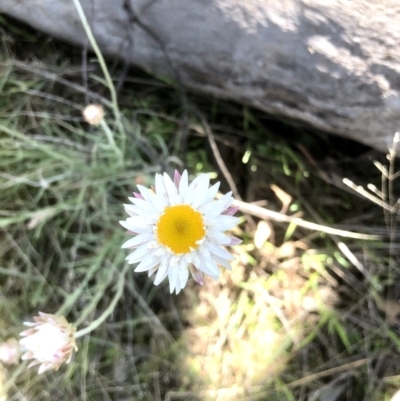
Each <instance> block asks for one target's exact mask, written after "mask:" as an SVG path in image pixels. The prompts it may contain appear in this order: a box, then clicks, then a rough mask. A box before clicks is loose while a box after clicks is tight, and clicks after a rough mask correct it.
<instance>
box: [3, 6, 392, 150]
mask: <svg viewBox="0 0 400 401" xmlns="http://www.w3.org/2000/svg"><path fill="white" fill-rule="evenodd" d="M81 3H82V6H83V7H84V9H85V13H86V15H87V18H88V19H89V21H90V24H91V27H92V29H93V32H94V34H95V37H96V39H97V41H98V43H99V45H100V47H101V49H102V50H103V51H104V52H105V53H107V54H109V55H115V56H117V57H120V58H122V59H125V60H128V61H129V62H132V63H133V64H135V65H138V66H141V67H143V68H145V69H146V70H148V71H151V72H154V73H156V74H162V75H164V76H169V77H171V78H173V79H180V81H181V82H182V83H183V84H184V85H185V86H187V87H189V88H193V89H196V90H199V91H202V92H205V93H209V94H213V95H215V96H218V97H221V98H227V99H234V100H237V101H240V102H244V103H247V104H251V105H253V106H255V107H258V108H259V109H262V110H265V111H267V112H269V113H272V114H279V115H281V116H287V117H290V118H294V119H297V120H301V121H304V122H306V123H308V124H310V125H311V126H313V127H316V128H318V129H322V130H325V131H328V132H332V133H336V134H339V135H342V136H345V137H348V138H352V139H354V140H357V141H359V142H362V143H365V144H368V145H370V146H372V147H375V148H377V149H380V150H383V151H386V150H387V147H388V145H390V144H391V142H392V138H393V134H394V133H395V132H396V131H400V22H399V21H400V1H399V0H375V1H374V0H246V1H244V0H146V1H143V0H112V1H110V0H81ZM0 11H2V12H4V13H6V14H9V15H11V16H13V17H15V18H18V19H20V20H23V21H25V22H27V23H28V24H30V25H32V26H33V27H35V28H37V29H39V30H42V31H45V32H47V33H49V34H51V35H53V36H55V37H58V38H61V39H64V40H67V41H70V42H74V43H76V44H84V43H87V38H86V35H85V32H84V30H83V27H82V24H81V21H80V20H79V16H78V13H77V11H76V9H75V6H74V3H73V0H0Z"/></svg>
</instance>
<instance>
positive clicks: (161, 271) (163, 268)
mask: <svg viewBox="0 0 400 401" xmlns="http://www.w3.org/2000/svg"><path fill="white" fill-rule="evenodd" d="M170 260H171V257H170V256H164V258H163V259H162V261H161V264H160V266H159V268H158V271H157V274H156V277H155V279H154V285H158V284H160V283H161V281H163V280H164V279H165V277H166V276H167V273H168V267H169V262H170Z"/></svg>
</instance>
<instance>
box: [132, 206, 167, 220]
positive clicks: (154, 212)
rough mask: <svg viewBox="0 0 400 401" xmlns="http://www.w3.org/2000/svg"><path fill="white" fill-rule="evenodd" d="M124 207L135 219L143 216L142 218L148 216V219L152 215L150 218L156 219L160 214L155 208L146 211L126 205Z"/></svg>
mask: <svg viewBox="0 0 400 401" xmlns="http://www.w3.org/2000/svg"><path fill="white" fill-rule="evenodd" d="M124 207H125V210H126V212H127V213H129V214H130V215H131V216H132V217H135V216H142V217H143V216H146V217H147V216H149V215H150V216H152V217H154V218H156V217H157V216H158V214H159V212H158V211H157V210H154V209H153V208H151V209H147V210H145V209H142V208H141V207H139V206H136V205H124Z"/></svg>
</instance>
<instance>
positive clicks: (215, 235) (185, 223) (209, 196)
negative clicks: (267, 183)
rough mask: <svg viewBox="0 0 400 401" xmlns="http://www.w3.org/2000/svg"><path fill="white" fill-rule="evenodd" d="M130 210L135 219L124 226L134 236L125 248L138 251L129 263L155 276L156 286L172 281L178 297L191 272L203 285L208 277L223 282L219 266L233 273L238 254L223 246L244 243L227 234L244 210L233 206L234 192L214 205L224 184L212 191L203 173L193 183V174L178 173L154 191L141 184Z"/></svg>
mask: <svg viewBox="0 0 400 401" xmlns="http://www.w3.org/2000/svg"><path fill="white" fill-rule="evenodd" d="M137 187H138V189H139V192H140V193H134V197H133V198H129V200H130V201H131V202H132V203H133V204H132V205H125V210H126V211H127V213H128V214H129V215H130V217H128V218H127V219H126V220H125V221H120V224H121V225H122V226H123V227H125V228H126V229H127V230H128V233H130V234H132V235H134V237H133V238H131V239H130V240H128V241H126V242H125V243H124V244H123V245H122V248H130V249H134V251H133V252H132V253H131V254H130V255H129V256H128V257H127V258H126V259H127V261H128V263H132V264H133V263H138V265H137V267H136V269H135V272H144V271H147V272H148V275H149V276H151V275H152V274H154V273H156V274H155V279H154V284H155V285H158V284H160V283H161V282H162V281H163V280H164V279H165V277H167V276H168V279H169V287H170V292H171V293H172V292H174V291H175V292H176V293H177V294H178V293H179V292H180V291H181V290H182V288H184V287H185V285H186V283H187V280H188V277H189V271H190V273H191V275H192V277H193V278H194V280H196V281H197V282H198V283H199V284H203V283H204V280H203V275H204V274H207V275H209V276H211V277H212V278H213V279H214V280H216V279H218V277H219V275H220V270H219V268H218V265H221V266H223V267H225V268H226V269H229V270H231V266H230V261H231V260H233V259H234V257H233V256H232V254H230V253H229V252H228V251H226V250H225V249H224V248H223V247H222V246H226V245H236V244H240V243H241V240H239V239H238V238H235V237H233V236H229V235H226V234H225V233H224V232H225V231H226V230H229V229H231V228H233V227H234V226H235V225H237V224H238V220H239V219H238V218H237V217H233V215H234V214H235V213H236V211H237V210H238V209H237V208H236V207H231V205H232V201H233V198H232V193H231V192H229V193H227V194H226V195H224V196H222V197H221V198H220V199H218V200H214V198H215V196H216V194H217V191H218V188H219V182H218V183H216V184H214V185H213V186H211V187H210V180H209V177H208V175H207V174H201V175H199V176H198V177H197V178H195V179H194V180H193V181H192V182H191V183H190V184H189V182H188V173H187V171H186V170H185V171H184V172H183V174H182V175H180V174H179V173H178V172H177V171H175V175H174V179H173V180H172V179H171V178H170V177H169V176H168V174H166V173H164V174H163V175H161V174H156V177H155V187H154V190H150V189H148V188H146V187H143V186H141V185H138V186H137Z"/></svg>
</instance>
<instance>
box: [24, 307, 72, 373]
mask: <svg viewBox="0 0 400 401" xmlns="http://www.w3.org/2000/svg"><path fill="white" fill-rule="evenodd" d="M33 320H34V322H25V323H24V324H25V326H29V327H30V329H28V330H25V331H23V332H22V333H20V336H22V337H24V338H22V339H21V340H20V341H19V343H20V345H21V347H22V348H23V349H24V350H25V353H24V355H22V360H26V359H31V360H32V362H31V363H30V364H29V365H28V367H31V366H36V365H40V366H39V374H41V373H43V372H45V371H46V370H50V369H54V370H58V369H59V367H60V366H61V365H62V364H63V363H69V362H70V361H71V358H72V353H73V351H76V350H77V349H78V348H77V346H76V340H75V336H74V333H75V331H76V328H75V327H74V326H73V325H72V324H70V323H68V321H67V320H66V319H65V318H64V317H63V316H55V315H52V314H48V313H43V312H39V316H34V317H33Z"/></svg>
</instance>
